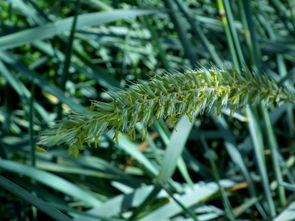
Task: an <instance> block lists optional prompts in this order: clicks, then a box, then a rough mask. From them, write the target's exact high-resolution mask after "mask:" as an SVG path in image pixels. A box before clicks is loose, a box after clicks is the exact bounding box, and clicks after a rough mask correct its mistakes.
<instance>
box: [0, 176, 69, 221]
mask: <svg viewBox="0 0 295 221" xmlns="http://www.w3.org/2000/svg"><path fill="white" fill-rule="evenodd" d="M0 186H1V187H2V188H3V189H5V190H7V191H9V192H11V193H12V194H14V195H16V196H18V197H19V198H21V199H23V200H24V201H27V202H29V203H30V204H32V205H34V206H35V207H36V208H38V209H39V210H41V211H42V212H44V213H45V214H47V215H48V216H50V217H52V218H53V219H55V220H58V221H71V219H70V218H69V217H68V216H66V215H64V214H63V213H61V212H60V211H59V210H57V209H56V208H54V207H52V206H51V205H49V204H48V203H45V202H44V201H42V200H41V199H39V198H37V197H35V196H34V195H32V194H31V193H29V192H28V191H27V190H25V189H24V188H22V187H20V186H19V185H17V184H15V183H13V182H11V181H10V180H8V179H6V178H5V177H3V176H1V175H0Z"/></svg>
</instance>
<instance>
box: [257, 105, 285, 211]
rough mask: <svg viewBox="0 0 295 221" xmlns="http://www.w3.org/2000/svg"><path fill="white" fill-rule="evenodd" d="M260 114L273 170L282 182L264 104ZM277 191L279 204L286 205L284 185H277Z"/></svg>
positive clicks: (275, 145)
mask: <svg viewBox="0 0 295 221" xmlns="http://www.w3.org/2000/svg"><path fill="white" fill-rule="evenodd" d="M262 115H263V119H264V123H265V126H266V134H267V137H268V140H269V145H270V150H271V157H272V163H273V167H274V172H275V177H276V180H277V182H278V183H282V181H283V178H282V172H281V168H280V165H279V157H278V154H277V153H278V151H279V149H278V143H277V140H276V138H275V134H274V131H273V129H272V125H271V122H270V119H269V115H268V112H267V110H266V107H265V105H262ZM278 192H279V198H280V203H281V206H284V205H286V195H285V190H284V187H282V186H278Z"/></svg>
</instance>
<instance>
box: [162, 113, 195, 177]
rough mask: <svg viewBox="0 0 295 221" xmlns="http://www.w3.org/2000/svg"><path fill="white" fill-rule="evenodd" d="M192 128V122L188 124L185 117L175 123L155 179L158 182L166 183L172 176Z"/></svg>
mask: <svg viewBox="0 0 295 221" xmlns="http://www.w3.org/2000/svg"><path fill="white" fill-rule="evenodd" d="M192 126H193V122H190V121H189V119H188V118H187V117H186V116H184V117H182V118H181V120H180V121H179V122H178V123H177V125H176V127H175V129H174V131H173V133H172V135H171V138H170V140H169V143H168V145H167V149H166V152H165V155H164V159H163V163H162V166H161V169H160V173H159V175H158V177H157V181H158V182H160V183H166V182H168V181H169V179H170V178H171V176H172V175H173V173H174V170H175V168H176V165H177V162H178V159H179V157H180V156H181V154H182V151H183V148H184V147H185V143H186V141H187V138H188V136H189V133H190V131H191V129H192Z"/></svg>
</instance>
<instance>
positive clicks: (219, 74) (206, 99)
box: [39, 68, 295, 156]
mask: <svg viewBox="0 0 295 221" xmlns="http://www.w3.org/2000/svg"><path fill="white" fill-rule="evenodd" d="M108 94H109V95H110V97H111V102H108V103H106V102H98V101H93V103H92V106H91V112H89V113H72V114H69V115H68V117H67V118H66V119H65V120H63V121H61V122H59V123H58V124H56V125H55V126H54V127H53V128H51V129H50V130H47V131H45V132H43V133H42V135H41V137H40V141H39V144H40V145H47V146H52V145H59V144H63V143H66V144H67V145H68V146H69V153H72V151H73V152H74V155H75V156H77V155H78V153H79V150H82V149H83V144H84V143H87V144H88V145H89V146H91V144H90V142H91V141H94V143H95V146H97V143H98V139H99V137H100V136H101V135H102V134H104V133H106V132H107V131H109V130H111V129H114V130H115V133H114V139H116V140H117V138H118V133H119V132H120V131H121V132H124V133H128V134H129V136H130V137H131V139H132V140H134V139H135V137H136V131H135V129H136V124H137V123H138V122H140V123H141V124H142V134H143V135H142V136H143V138H144V137H145V134H146V130H147V127H148V126H151V124H152V123H153V122H154V121H155V120H157V119H161V118H164V119H168V122H170V123H172V124H174V123H175V122H177V121H178V120H179V119H180V117H181V116H183V115H187V116H188V117H189V118H192V115H193V113H194V112H195V111H197V110H199V111H200V113H203V112H206V111H212V112H215V113H217V114H218V113H220V111H221V109H222V108H224V107H228V108H229V109H230V110H231V112H233V111H234V110H236V109H237V108H239V107H241V106H244V105H247V104H256V103H258V102H261V101H264V102H265V103H266V104H268V105H274V104H277V103H279V104H280V103H285V102H294V101H295V100H294V96H293V95H292V94H291V93H290V92H289V91H287V90H286V89H284V88H282V87H278V86H277V84H276V83H275V82H274V81H273V80H271V79H269V78H268V77H267V76H266V75H258V74H254V73H253V72H250V71H249V70H243V71H242V72H241V73H239V72H237V71H234V70H232V69H225V70H223V69H218V68H211V69H205V68H202V69H197V70H190V71H186V72H185V73H178V74H165V75H163V76H156V77H154V78H152V79H151V80H150V81H148V82H144V81H140V82H139V83H137V84H134V85H132V86H130V87H129V88H128V90H120V91H118V92H109V93H108Z"/></svg>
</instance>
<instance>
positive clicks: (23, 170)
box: [0, 160, 101, 206]
mask: <svg viewBox="0 0 295 221" xmlns="http://www.w3.org/2000/svg"><path fill="white" fill-rule="evenodd" d="M0 168H1V169H4V170H6V171H10V172H13V173H18V174H21V175H25V176H27V177H30V178H31V179H33V180H36V181H38V182H40V183H42V184H44V185H47V186H49V187H51V188H53V189H56V190H58V191H60V192H62V193H64V194H67V195H69V196H72V197H74V198H76V199H80V200H82V201H83V202H86V203H88V204H89V205H92V206H97V205H99V204H101V202H100V201H99V200H98V199H97V198H95V197H94V196H93V195H91V194H90V193H88V192H86V191H84V190H82V189H81V188H80V187H78V186H76V185H75V184H73V183H71V182H70V181H67V180H65V179H63V178H61V177H58V176H56V175H54V174H51V173H48V172H45V171H42V170H39V169H36V168H32V167H29V166H26V165H23V164H20V163H16V162H13V161H10V160H0Z"/></svg>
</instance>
